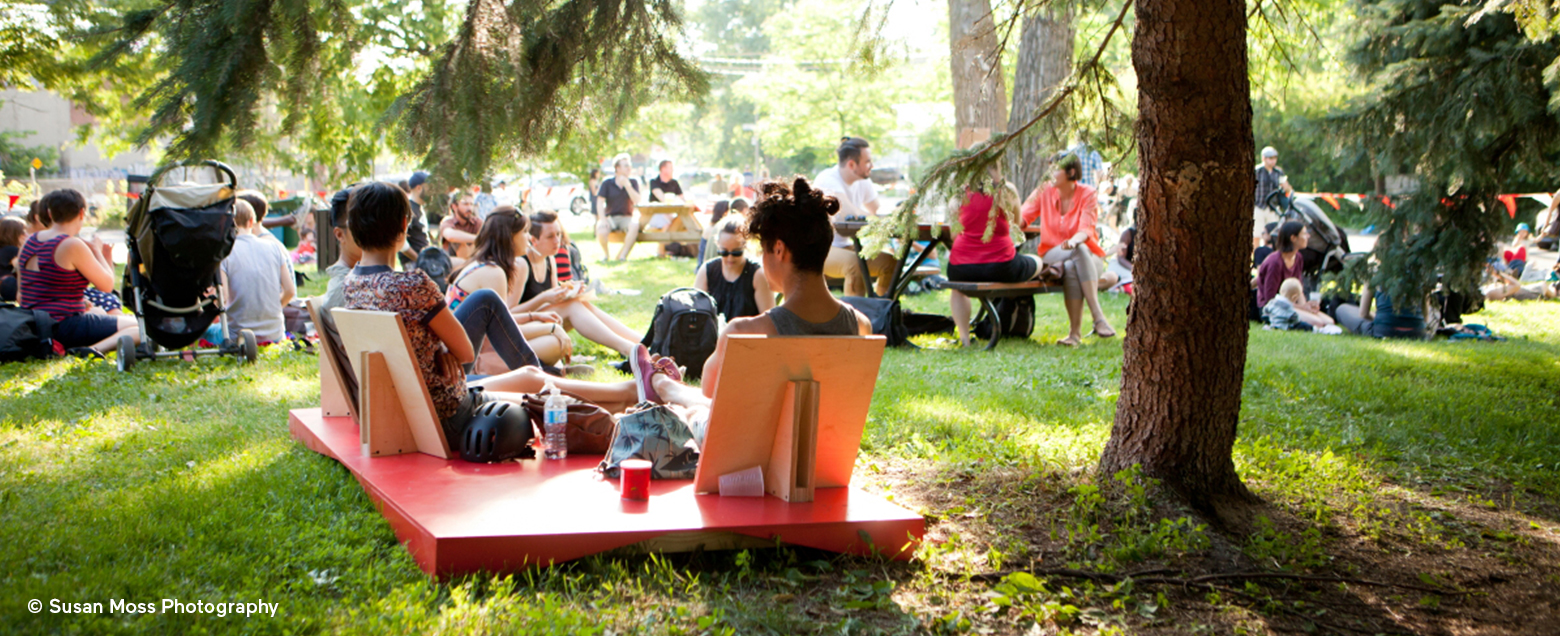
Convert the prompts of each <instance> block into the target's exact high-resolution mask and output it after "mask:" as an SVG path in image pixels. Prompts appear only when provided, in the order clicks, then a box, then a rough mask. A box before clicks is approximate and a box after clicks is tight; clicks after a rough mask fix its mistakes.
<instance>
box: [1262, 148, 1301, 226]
mask: <svg viewBox="0 0 1560 636" xmlns="http://www.w3.org/2000/svg"><path fill="white" fill-rule="evenodd" d="M1280 189H1282V190H1283V191H1284V197H1278V198H1276V199H1275V200H1274V201H1273V205H1274V207H1276V208H1278V209H1280V210H1282V209H1283V208H1284V202H1285V200H1286V199H1285V197H1288V196H1291V195H1293V194H1294V192H1295V191H1294V188H1291V187H1289V181H1288V180H1286V179H1284V171H1283V170H1280V169H1279V168H1278V150H1275V149H1274V148H1273V147H1272V146H1268V147H1266V148H1263V149H1262V163H1261V164H1259V165H1258V166H1257V199H1256V202H1255V203H1254V205H1256V207H1257V208H1259V209H1265V208H1266V207H1267V206H1266V205H1265V204H1266V203H1267V198H1268V195H1270V194H1272V193H1273V192H1274V191H1275V190H1280Z"/></svg>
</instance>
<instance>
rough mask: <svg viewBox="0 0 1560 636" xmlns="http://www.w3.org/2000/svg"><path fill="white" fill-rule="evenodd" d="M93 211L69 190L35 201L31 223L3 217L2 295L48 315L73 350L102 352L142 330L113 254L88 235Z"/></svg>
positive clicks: (61, 341)
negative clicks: (118, 288) (128, 308)
mask: <svg viewBox="0 0 1560 636" xmlns="http://www.w3.org/2000/svg"><path fill="white" fill-rule="evenodd" d="M86 210H87V200H86V197H84V196H82V194H81V193H80V192H77V191H75V190H71V189H61V190H55V191H53V192H50V193H48V194H46V195H44V196H43V197H42V198H41V199H38V200H37V201H34V202H33V203H32V205H31V206H30V207H29V210H28V214H27V218H26V219H25V221H24V220H21V219H16V218H14V217H9V218H6V219H4V220H3V221H0V259H3V261H4V265H5V267H4V270H0V273H3V274H4V280H0V296H4V299H5V300H12V301H15V302H16V303H17V304H18V305H20V306H21V307H23V308H25V309H34V310H41V311H44V312H46V313H48V314H49V317H50V318H52V319H53V320H54V321H55V324H54V327H53V333H52V335H53V338H54V340H55V342H57V343H59V344H60V345H61V346H62V347H63V348H64V349H65V350H66V351H67V352H69V353H71V354H74V355H85V356H98V357H100V356H101V355H102V353H103V352H106V351H109V350H111V349H113V348H114V347H115V346H116V345H117V344H118V341H119V337H120V336H125V335H128V336H131V337H132V338H135V339H136V340H137V341H138V342H139V339H140V334H139V331H138V329H137V327H136V320H135V317H134V316H132V315H129V314H127V313H126V312H124V311H123V307H122V303H121V302H120V300H119V297H118V295H117V294H116V293H115V291H114V264H113V260H112V252H111V251H110V250H109V249H108V247H107V246H105V245H104V244H103V241H102V239H100V238H99V237H97V236H96V235H93V236H92V237H91V238H90V239H87V240H84V239H82V238H80V234H81V232H82V227H83V225H84V223H85V221H86V218H87V215H86Z"/></svg>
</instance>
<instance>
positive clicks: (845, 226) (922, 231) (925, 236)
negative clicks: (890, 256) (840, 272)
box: [834, 219, 1040, 300]
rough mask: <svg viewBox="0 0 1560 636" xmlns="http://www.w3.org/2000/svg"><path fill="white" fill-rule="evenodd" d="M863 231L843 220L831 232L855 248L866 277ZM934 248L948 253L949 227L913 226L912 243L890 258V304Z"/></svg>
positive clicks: (1027, 233) (1029, 231) (1032, 232)
mask: <svg viewBox="0 0 1560 636" xmlns="http://www.w3.org/2000/svg"><path fill="white" fill-rule="evenodd" d="M866 227H867V222H866V221H860V220H852V219H846V220H841V221H835V222H834V230H835V231H837V232H839V233H840V236H843V237H846V238H849V239H850V242H851V245H852V246H854V247H855V248H856V258H857V259H860V261H861V271H862V273H863V274H865V273H867V261H866V257H864V256H862V248H861V238H860V237H859V236H858V235H859V234H860V233H861V230H862V229H864V228H866ZM934 230H935V231H934ZM1039 235H1040V229H1039V228H1030V227H1026V228H1024V237H1025V238H1026V239H1029V238H1034V237H1036V236H1039ZM921 242H924V243H926V247H924V248H922V249H921V251H920V252H919V253H918V254H916V255H915V258H914V259H911V260H908V261H907V259H910V253H911V251H912V248H913V247H915V243H921ZM938 245H943V246H946V247H948V248H950V249H951V248H952V247H953V228H952V227H951V226H950V225H948V224H947V223H931V222H927V223H920V224H918V225H917V226H916V237H915V239H914V240H913V241H903V242H902V243H901V245H900V246H899V249H898V250H897V251H896V253H895V254H894V256H895V258H896V259H898V267H896V268H895V270H894V278H893V281H892V283H891V284H890V285H889V288H888V289H889V292H888V298H890V299H893V300H898V299H899V296H900V295H901V294H903V293H904V292H905V289H906V288H907V287H909V286H910V281H911V280H913V279H914V277H915V272H916V270H917V269H919V268H920V267H921V264H923V263H925V262H926V259H928V258H930V257H931V256H932V254H933V253H935V252H936V251H937V246H938ZM876 296H877V294H876V293H875V292H874V290H873V288H872V285H870V284H869V285H867V297H868V298H874V297H876Z"/></svg>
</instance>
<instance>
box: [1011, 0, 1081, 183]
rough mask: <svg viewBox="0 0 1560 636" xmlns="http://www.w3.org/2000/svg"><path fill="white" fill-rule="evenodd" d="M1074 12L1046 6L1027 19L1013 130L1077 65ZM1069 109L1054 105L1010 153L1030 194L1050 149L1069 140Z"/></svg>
mask: <svg viewBox="0 0 1560 636" xmlns="http://www.w3.org/2000/svg"><path fill="white" fill-rule="evenodd" d="M1073 36H1074V33H1073V16H1072V10H1071V9H1060V10H1057V11H1049V10H1048V11H1046V12H1043V13H1038V14H1035V15H1032V16H1030V17H1028V18H1025V19H1024V26H1023V31H1022V32H1021V35H1020V36H1019V43H1018V68H1015V69H1013V112H1012V114H1011V115H1009V118H1008V127H1007V129H1008V130H1018V127H1019V126H1022V125H1024V124H1025V123H1027V122H1028V121H1029V119H1030V118H1031V117H1034V116H1035V113H1036V112H1038V111H1040V110H1041V109H1043V108H1045V105H1046V103H1047V102H1048V101H1050V99H1051V96H1052V95H1055V94H1056V90H1057V88H1058V87H1060V86H1061V85H1062V82H1065V81H1067V76H1068V75H1071V74H1072V70H1073ZM1070 119H1071V118H1070V117H1069V116H1068V111H1067V110H1066V109H1065V108H1059V109H1057V110H1055V111H1053V113H1052V115H1051V116H1050V121H1049V122H1045V123H1041V124H1038V125H1037V126H1036V127H1035V128H1031V129H1030V131H1031V132H1030V133H1029V134H1028V136H1027V137H1026V138H1024V139H1020V140H1018V141H1017V142H1015V143H1014V144H1013V145H1012V146H1010V150H1008V153H1007V159H1008V166H1007V168H1008V180H1009V181H1012V182H1013V185H1015V186H1017V187H1018V191H1019V193H1020V194H1021V195H1022V196H1028V194H1029V193H1030V192H1031V191H1033V190H1034V189H1035V188H1036V187H1038V186H1039V185H1040V182H1041V181H1044V180H1045V171H1046V163H1047V159H1048V158H1049V157H1048V155H1049V154H1050V152H1049V151H1050V150H1059V149H1061V147H1062V145H1063V144H1064V143H1066V137H1067V134H1066V133H1067V130H1066V128H1067V122H1068V121H1070Z"/></svg>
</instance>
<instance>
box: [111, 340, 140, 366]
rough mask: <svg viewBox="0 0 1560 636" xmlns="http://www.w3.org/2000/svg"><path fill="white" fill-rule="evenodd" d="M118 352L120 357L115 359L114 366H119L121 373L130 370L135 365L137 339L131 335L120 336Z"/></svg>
mask: <svg viewBox="0 0 1560 636" xmlns="http://www.w3.org/2000/svg"><path fill="white" fill-rule="evenodd" d="M116 353H118V355H119V357H118V358H116V359H115V360H114V366H116V367H118V369H119V372H120V373H124V372H126V371H129V370H130V368H131V367H134V366H135V354H136V347H135V339H134V338H131V337H130V336H120V337H119V348H118V351H117V352H116Z"/></svg>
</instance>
